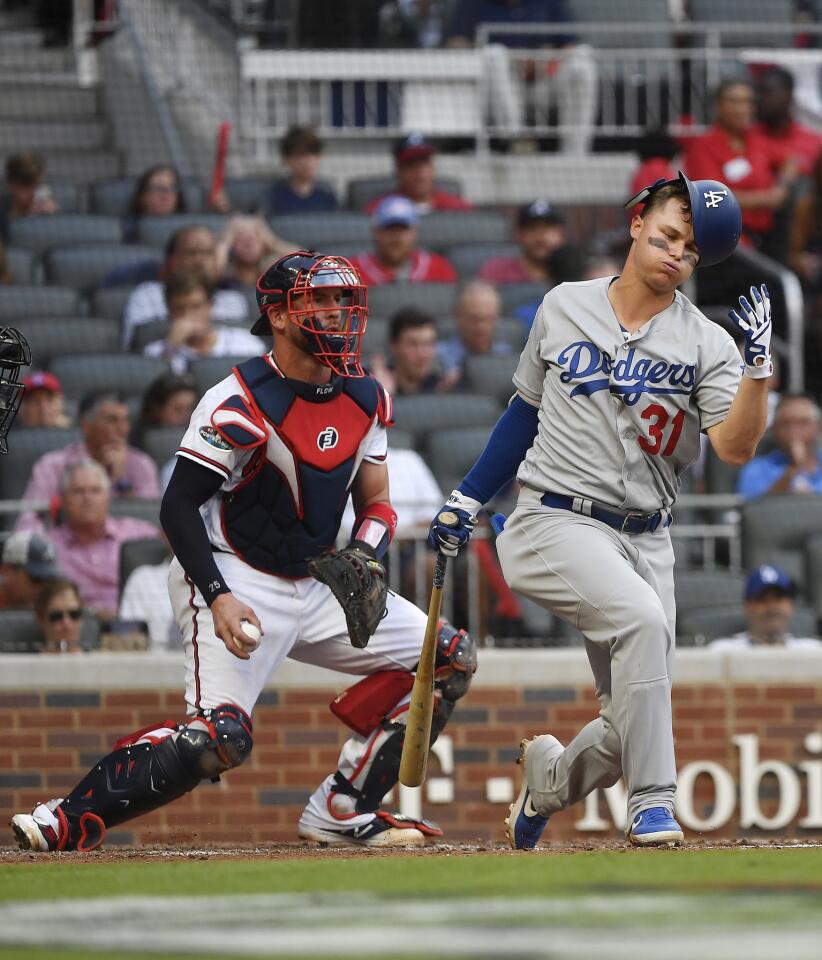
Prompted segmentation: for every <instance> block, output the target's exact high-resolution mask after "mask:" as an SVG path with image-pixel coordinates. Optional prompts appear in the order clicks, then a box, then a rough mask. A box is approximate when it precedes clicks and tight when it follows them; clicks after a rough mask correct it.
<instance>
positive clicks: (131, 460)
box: [17, 390, 160, 530]
mask: <svg viewBox="0 0 822 960" xmlns="http://www.w3.org/2000/svg"><path fill="white" fill-rule="evenodd" d="M79 419H80V429H81V430H82V432H83V439H82V440H79V441H78V442H77V443H72V444H70V445H69V446H67V447H64V448H63V449H62V450H52V451H51V452H49V453H44V454H43V456H42V457H40V459H39V460H37V462H36V463H35V464H34V467H33V468H32V471H31V478H30V479H29V482H28V485H27V486H26V490H25V493H24V494H23V499H24V500H46V501H49V502H51V501H52V500H53V499H54V497H56V496H57V494H58V493H59V488H60V477H61V476H62V474H63V473H64V472H65V469H66V467H67V466H69V465H70V464H73V463H78V462H80V461H85V460H87V459H89V458H90V459H92V460H94V461H96V462H97V463H99V464H100V466H101V467H102V468H103V471H104V472H105V473H106V475H107V476H108V478H109V481H110V483H111V491H110V492H111V495H112V496H113V497H117V498H124V497H125V498H127V497H141V498H146V499H155V498H157V497H159V495H160V487H159V483H158V479H157V467H156V466H155V464H154V461H153V460H152V459H151V457H149V456H148V454H145V453H143V452H142V451H141V450H135V449H134V447H130V446H129V445H128V435H129V432H130V430H131V424H130V422H129V413H128V403H127V401H126V398H125V397H124V396H123V395H122V394H119V393H116V392H114V391H110V390H105V391H93V392H91V393H88V394H86V395H85V396H84V397H83V399H82V400H81V401H80V409H79ZM41 527H42V523H41V521H40V520H39V518H38V517H37V516H36V515H35V514H33V513H25V514H23V516H22V517H21V518H20V520H19V521H18V523H17V528H18V529H20V530H32V529H39V528H41Z"/></svg>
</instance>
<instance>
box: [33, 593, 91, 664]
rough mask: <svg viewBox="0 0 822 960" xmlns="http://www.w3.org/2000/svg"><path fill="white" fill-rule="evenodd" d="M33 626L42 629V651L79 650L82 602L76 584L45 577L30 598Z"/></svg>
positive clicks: (64, 651) (80, 650) (62, 651)
mask: <svg viewBox="0 0 822 960" xmlns="http://www.w3.org/2000/svg"><path fill="white" fill-rule="evenodd" d="M34 615H35V617H36V619H37V625H38V626H39V627H40V629H41V630H42V631H43V637H44V639H45V644H44V646H43V649H42V653H82V652H83V648H82V647H81V646H80V630H81V628H82V621H83V604H82V602H81V601H80V594H79V592H78V590H77V586H76V584H74V583H73V582H72V581H71V580H66V579H64V578H63V577H55V578H54V579H53V580H47V581H46V583H45V584H44V585H43V587H42V588H41V590H40V592H39V593H38V594H37V597H36V598H35V601H34Z"/></svg>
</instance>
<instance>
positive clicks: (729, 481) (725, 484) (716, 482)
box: [705, 442, 740, 493]
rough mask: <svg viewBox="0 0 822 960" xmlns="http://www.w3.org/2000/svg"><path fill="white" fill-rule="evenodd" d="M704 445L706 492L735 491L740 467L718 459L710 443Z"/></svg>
mask: <svg viewBox="0 0 822 960" xmlns="http://www.w3.org/2000/svg"><path fill="white" fill-rule="evenodd" d="M706 446H707V451H708V452H707V453H706V455H705V489H706V490H707V492H708V493H736V484H737V481H738V479H739V469H740V468H739V467H735V466H734V465H733V464H731V463H724V462H723V461H722V460H720V459H719V457H718V456H717V455H716V453H715V452H714V448H713V447H712V446H711V445H710V443H707V442H706Z"/></svg>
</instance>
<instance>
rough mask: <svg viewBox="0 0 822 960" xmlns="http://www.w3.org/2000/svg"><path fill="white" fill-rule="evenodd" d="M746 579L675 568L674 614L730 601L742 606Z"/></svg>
mask: <svg viewBox="0 0 822 960" xmlns="http://www.w3.org/2000/svg"><path fill="white" fill-rule="evenodd" d="M744 589H745V577H744V576H742V575H741V574H737V573H730V572H729V571H727V570H677V569H674V591H675V594H676V609H677V615H679V614H681V613H685V612H686V611H689V610H701V609H704V608H706V607H715V606H718V605H720V604H727V603H730V602H733V603H736V604H741V603H742V595H743V592H744Z"/></svg>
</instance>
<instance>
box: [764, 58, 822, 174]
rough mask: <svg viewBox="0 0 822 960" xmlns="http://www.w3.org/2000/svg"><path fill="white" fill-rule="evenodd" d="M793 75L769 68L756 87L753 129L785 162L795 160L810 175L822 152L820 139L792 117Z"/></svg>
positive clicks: (800, 169)
mask: <svg viewBox="0 0 822 960" xmlns="http://www.w3.org/2000/svg"><path fill="white" fill-rule="evenodd" d="M793 88H794V80H793V74H792V73H791V71H790V70H786V69H785V67H777V66H773V67H768V68H767V69H765V70H763V71H762V73H761V74H760V75H759V79H758V82H757V84H756V107H757V115H758V117H759V123H758V124H756V126H755V127H754V129H755V130H756V131H757V132H758V133H759V134H761V135H762V136H763V137H765V139H766V140H767V141H768V142H769V143H770V144H771V146H772V147H773V148H774V150H775V151H776V153H777V154H778V155H779V156H780V157H781V159H782V162H783V163H784V162H785V161H787V160H792V161H794V162H795V163H796V164H797V166H798V167H799V172H800V173H801V174H802V175H803V176H806V177H807V176H810V174H811V172H812V171H813V168H814V166H815V165H816V161H817V160H818V159H819V154H820V150H822V136H820V135H819V134H818V133H817V132H816V131H815V130H812V129H811V128H810V127H806V126H805V125H804V124H802V123H797V122H796V120H794V118H793Z"/></svg>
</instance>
